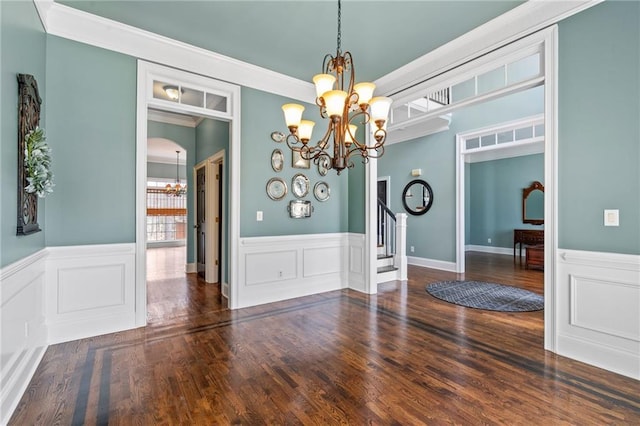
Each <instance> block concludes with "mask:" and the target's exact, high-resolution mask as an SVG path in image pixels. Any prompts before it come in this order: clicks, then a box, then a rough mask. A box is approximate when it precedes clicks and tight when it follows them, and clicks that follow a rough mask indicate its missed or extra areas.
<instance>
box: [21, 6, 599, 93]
mask: <svg viewBox="0 0 640 426" xmlns="http://www.w3.org/2000/svg"><path fill="white" fill-rule="evenodd" d="M602 1H603V0H567V1H542V0H538V1H536V0H530V1H527V2H526V3H523V4H521V5H520V6H518V7H516V8H514V9H512V10H510V11H508V12H506V13H504V14H502V15H500V16H498V17H496V18H494V19H492V20H491V21H489V22H487V23H485V24H483V25H481V26H479V27H477V28H475V29H473V30H471V31H469V32H467V33H465V34H463V35H462V36H460V37H458V38H456V39H454V40H452V41H451V42H449V43H447V44H444V45H442V46H440V47H438V48H436V49H434V50H433V51H431V52H429V53H427V54H426V55H424V56H422V57H420V58H418V59H416V60H414V61H412V62H410V63H408V64H406V65H404V66H402V67H400V68H398V69H396V70H395V71H392V72H391V73H389V74H387V75H385V76H383V77H381V78H379V79H377V80H376V81H375V83H376V86H377V88H378V92H379V93H382V94H386V95H393V94H396V93H399V92H401V91H403V90H405V89H408V88H410V87H412V86H414V85H416V84H418V83H420V82H423V81H425V80H428V79H430V78H432V77H434V76H437V75H439V74H442V73H443V72H446V71H448V70H450V69H453V68H455V67H457V66H459V65H462V64H464V63H465V62H468V61H470V60H472V59H474V58H477V57H479V56H482V55H484V54H486V53H488V52H490V51H492V50H494V49H496V48H498V47H501V46H504V45H506V44H509V43H511V42H513V41H515V40H518V39H519V38H521V37H524V36H526V35H528V34H532V33H534V32H536V31H539V30H541V29H543V28H546V27H548V26H550V25H553V24H555V23H557V22H559V21H561V20H563V19H565V18H567V17H569V16H572V15H574V14H576V13H579V12H581V11H583V10H585V9H588V8H590V7H592V6H595V5H597V4H599V3H601V2H602ZM34 3H35V5H36V8H37V10H38V14H39V15H40V18H41V20H42V23H43V26H44V28H45V31H47V33H49V34H52V35H56V36H59V37H63V38H67V39H70V40H74V41H78V42H81V43H86V44H90V45H92V46H96V47H101V48H104V49H108V50H112V51H115V52H119V53H123V54H126V55H130V56H133V57H136V58H139V59H144V60H148V61H151V62H157V63H161V64H170V65H171V66H173V67H176V68H180V69H183V70H185V71H190V72H194V73H197V74H201V75H204V76H209V77H212V78H216V79H219V80H224V81H227V82H230V83H233V84H237V85H240V86H244V87H250V88H253V89H257V90H262V91H265V92H269V93H274V94H276V95H281V96H285V97H289V98H292V99H295V100H299V101H302V102H307V103H311V104H314V103H315V90H314V87H313V85H312V84H311V83H309V82H306V81H302V80H299V79H297V78H294V77H290V76H287V75H284V74H281V73H277V72H275V71H272V70H269V69H266V68H262V67H259V66H257V65H253V64H249V63H247V62H243V61H239V60H237V59H233V58H231V57H228V56H225V55H221V54H218V53H215V52H211V51H209V50H206V49H202V48H199V47H195V46H192V45H190V44H187V43H182V42H179V41H176V40H173V39H170V38H168V37H164V36H161V35H158V34H155V33H152V32H149V31H145V30H141V29H139V28H135V27H132V26H129V25H125V24H122V23H119V22H116V21H112V20H110V19H106V18H102V17H99V16H96V15H92V14H90V13H87V12H83V11H80V10H77V9H73V8H71V7H68V6H65V5H61V4H59V3H56V2H54V1H53V0H34ZM212 70H215V73H212V72H211V71H212Z"/></svg>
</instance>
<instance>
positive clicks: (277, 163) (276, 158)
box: [271, 149, 284, 172]
mask: <svg viewBox="0 0 640 426" xmlns="http://www.w3.org/2000/svg"><path fill="white" fill-rule="evenodd" d="M283 167H284V154H282V151H280V150H279V149H274V150H273V152H272V153H271V168H272V169H273V170H274V171H276V172H280V171H282V168H283Z"/></svg>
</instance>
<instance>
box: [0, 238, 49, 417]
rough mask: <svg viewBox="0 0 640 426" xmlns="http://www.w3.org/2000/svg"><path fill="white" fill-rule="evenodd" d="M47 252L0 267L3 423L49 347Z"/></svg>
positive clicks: (0, 414) (0, 409)
mask: <svg viewBox="0 0 640 426" xmlns="http://www.w3.org/2000/svg"><path fill="white" fill-rule="evenodd" d="M46 256H47V251H46V249H43V250H40V251H38V252H36V253H34V254H32V255H30V256H27V257H26V258H23V259H21V260H19V261H17V262H15V263H12V264H10V265H8V266H6V267H4V268H2V270H1V271H0V288H1V289H2V291H0V312H1V317H2V319H1V320H0V323H2V333H0V348H2V358H1V359H2V363H1V364H0V377H2V380H1V381H0V424H7V423H8V422H9V418H10V417H11V415H12V414H13V411H14V410H15V408H16V407H17V406H18V403H19V402H20V398H22V395H23V394H24V392H25V390H26V389H27V386H28V385H29V382H30V381H31V378H32V377H33V374H34V373H35V371H36V368H37V367H38V364H40V360H41V359H42V357H43V355H44V353H45V351H46V349H47V325H46V321H45V316H44V306H43V300H44V287H45V259H46ZM7 325H10V326H9V327H7Z"/></svg>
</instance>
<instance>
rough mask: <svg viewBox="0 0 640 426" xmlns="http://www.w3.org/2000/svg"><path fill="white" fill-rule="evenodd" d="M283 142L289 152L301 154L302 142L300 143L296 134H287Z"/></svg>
mask: <svg viewBox="0 0 640 426" xmlns="http://www.w3.org/2000/svg"><path fill="white" fill-rule="evenodd" d="M291 141H293V142H291ZM285 142H286V143H287V146H288V147H289V149H290V150H291V151H296V152H301V148H302V141H300V139H299V138H298V135H297V134H295V133H289V134H288V135H287V137H286V138H285Z"/></svg>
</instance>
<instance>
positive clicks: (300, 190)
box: [291, 173, 309, 198]
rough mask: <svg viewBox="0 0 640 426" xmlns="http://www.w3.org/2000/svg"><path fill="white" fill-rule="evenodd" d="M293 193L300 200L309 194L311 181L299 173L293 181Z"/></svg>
mask: <svg viewBox="0 0 640 426" xmlns="http://www.w3.org/2000/svg"><path fill="white" fill-rule="evenodd" d="M291 192H293V195H295V196H296V197H298V198H302V197H304V196H305V195H307V194H308V193H309V179H308V178H307V177H306V176H305V175H303V174H302V173H298V174H297V175H295V176H294V177H293V178H292V179H291Z"/></svg>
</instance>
